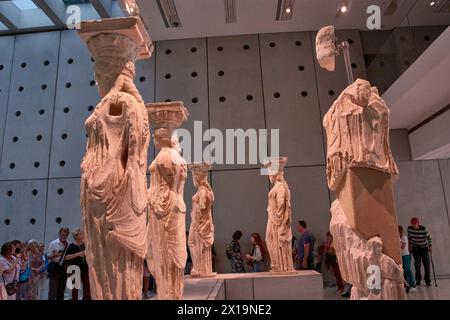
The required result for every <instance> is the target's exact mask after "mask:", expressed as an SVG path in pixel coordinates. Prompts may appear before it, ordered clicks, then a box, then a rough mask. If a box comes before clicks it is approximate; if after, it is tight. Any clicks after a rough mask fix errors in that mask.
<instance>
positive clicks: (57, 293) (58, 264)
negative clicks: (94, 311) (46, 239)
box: [0, 228, 90, 300]
mask: <svg viewBox="0 0 450 320" xmlns="http://www.w3.org/2000/svg"><path fill="white" fill-rule="evenodd" d="M72 234H73V239H74V241H73V242H72V243H70V242H69V241H68V237H69V235H70V231H69V229H68V228H61V229H60V230H59V234H58V238H57V239H56V240H54V241H52V242H51V243H50V245H49V247H48V251H47V252H45V246H44V244H43V243H38V242H37V241H36V240H29V241H27V242H25V243H22V242H21V241H19V240H13V241H9V242H6V243H4V244H3V245H2V247H1V256H0V275H1V276H0V300H43V299H48V300H63V299H64V293H65V290H66V287H67V285H66V284H67V268H68V267H69V266H77V267H78V268H79V269H78V270H79V271H80V273H79V275H80V282H81V284H82V288H83V290H82V291H83V299H84V300H90V294H89V292H90V290H89V273H88V265H87V263H86V259H85V257H84V238H83V232H82V231H81V230H80V229H77V230H75V231H73V233H72ZM47 286H48V290H47ZM78 292H79V289H78V288H77V286H76V285H74V288H73V289H72V299H73V300H78Z"/></svg>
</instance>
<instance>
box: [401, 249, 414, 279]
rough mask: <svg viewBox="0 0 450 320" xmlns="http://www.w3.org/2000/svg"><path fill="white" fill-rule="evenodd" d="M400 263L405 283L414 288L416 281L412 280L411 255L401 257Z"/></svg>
mask: <svg viewBox="0 0 450 320" xmlns="http://www.w3.org/2000/svg"><path fill="white" fill-rule="evenodd" d="M402 263H403V274H404V276H405V280H406V282H408V284H409V285H410V286H411V287H415V286H416V280H415V279H414V275H413V273H412V270H411V255H410V254H408V255H406V256H402Z"/></svg>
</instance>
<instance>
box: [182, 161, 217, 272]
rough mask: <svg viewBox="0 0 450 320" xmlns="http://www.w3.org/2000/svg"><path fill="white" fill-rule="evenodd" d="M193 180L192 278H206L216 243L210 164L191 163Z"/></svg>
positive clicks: (190, 232)
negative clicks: (209, 175)
mask: <svg viewBox="0 0 450 320" xmlns="http://www.w3.org/2000/svg"><path fill="white" fill-rule="evenodd" d="M188 168H189V170H190V171H191V172H192V180H193V182H194V186H195V187H196V188H197V192H196V193H195V194H194V196H193V197H192V210H191V226H190V228H189V239H188V245H189V250H190V252H191V256H192V270H191V276H194V277H199V276H200V277H204V276H208V275H211V274H212V273H213V271H212V245H213V243H214V224H213V220H212V214H211V210H212V205H213V202H214V193H213V191H212V189H211V186H210V185H209V183H208V171H209V170H210V169H211V164H209V163H190V164H189V165H188Z"/></svg>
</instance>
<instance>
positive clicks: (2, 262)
mask: <svg viewBox="0 0 450 320" xmlns="http://www.w3.org/2000/svg"><path fill="white" fill-rule="evenodd" d="M12 259H13V261H14V262H15V261H16V258H15V257H12ZM12 264H13V262H11V261H9V260H8V259H6V258H5V257H3V256H1V257H0V268H1V269H3V273H2V274H1V275H0V283H2V284H8V283H11V282H13V281H14V276H15V280H16V281H19V274H20V269H19V268H20V267H19V265H18V264H17V266H16V270H14V269H12V270H11V271H9V272H6V271H5V270H6V269H9V268H11V266H12Z"/></svg>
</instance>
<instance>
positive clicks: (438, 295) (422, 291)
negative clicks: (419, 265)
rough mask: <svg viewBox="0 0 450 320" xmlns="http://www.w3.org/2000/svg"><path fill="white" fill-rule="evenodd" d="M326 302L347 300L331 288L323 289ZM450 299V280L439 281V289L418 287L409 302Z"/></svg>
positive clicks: (411, 294) (409, 296) (410, 295)
mask: <svg viewBox="0 0 450 320" xmlns="http://www.w3.org/2000/svg"><path fill="white" fill-rule="evenodd" d="M323 295H324V299H325V300H347V299H345V298H341V297H339V296H338V295H337V294H336V289H335V288H332V287H329V288H324V289H323ZM449 299H450V279H440V280H438V287H437V288H436V287H434V286H433V287H426V286H424V285H422V286H420V287H417V291H415V292H411V293H409V294H408V300H449Z"/></svg>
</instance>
